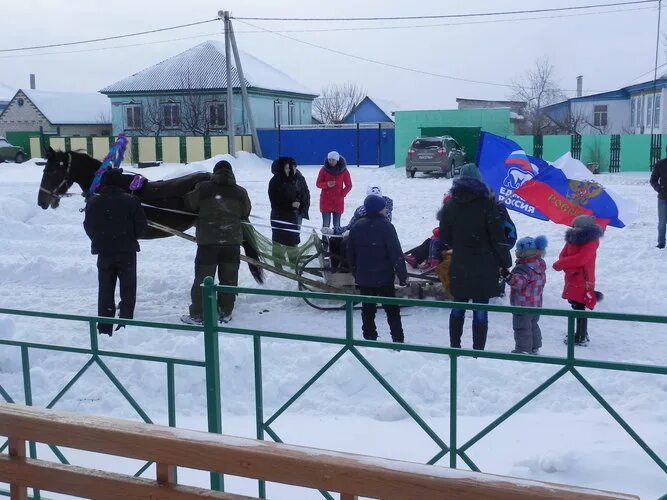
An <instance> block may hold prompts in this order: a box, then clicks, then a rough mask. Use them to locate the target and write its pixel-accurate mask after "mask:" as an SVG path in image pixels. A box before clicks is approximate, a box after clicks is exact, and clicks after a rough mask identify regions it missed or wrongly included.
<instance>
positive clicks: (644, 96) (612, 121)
mask: <svg viewBox="0 0 667 500" xmlns="http://www.w3.org/2000/svg"><path fill="white" fill-rule="evenodd" d="M666 99H667V73H665V74H664V75H662V76H660V77H659V78H658V79H657V80H656V81H653V80H651V81H649V82H643V83H638V84H635V85H630V86H628V87H623V88H622V89H618V90H613V91H611V92H603V93H601V94H593V95H588V96H582V97H575V98H573V99H568V100H567V101H563V102H560V103H558V104H552V105H551V106H546V107H545V108H543V111H544V113H545V114H546V115H547V116H548V117H549V118H551V119H552V121H553V122H554V123H555V124H556V125H557V126H559V127H560V128H563V129H566V128H567V126H566V125H567V124H570V125H573V124H575V123H576V124H577V127H576V131H577V132H578V133H580V134H651V133H653V134H665V133H667V110H666V109H665V106H664V105H663V103H664V102H665V100H666Z"/></svg>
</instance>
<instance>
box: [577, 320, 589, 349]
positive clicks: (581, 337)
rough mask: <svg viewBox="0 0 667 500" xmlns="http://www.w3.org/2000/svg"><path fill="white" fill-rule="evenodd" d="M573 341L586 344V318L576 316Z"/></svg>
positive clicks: (580, 344) (581, 344)
mask: <svg viewBox="0 0 667 500" xmlns="http://www.w3.org/2000/svg"><path fill="white" fill-rule="evenodd" d="M574 343H575V345H578V346H586V345H588V318H577V325H576V332H575V334H574Z"/></svg>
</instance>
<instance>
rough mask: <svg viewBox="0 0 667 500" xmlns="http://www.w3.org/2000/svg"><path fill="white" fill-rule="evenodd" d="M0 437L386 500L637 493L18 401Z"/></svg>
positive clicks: (569, 499)
mask: <svg viewBox="0 0 667 500" xmlns="http://www.w3.org/2000/svg"><path fill="white" fill-rule="evenodd" d="M0 435H3V436H12V437H14V438H18V439H23V440H32V441H38V442H42V443H50V444H55V445H59V446H65V447H70V448H78V449H83V450H88V451H94V452H99V453H106V454H109V455H118V456H123V457H129V458H136V459H141V460H151V461H153V462H156V463H166V464H174V465H177V466H182V467H188V468H193V469H200V470H205V471H212V472H220V473H226V474H232V475H236V476H242V477H249V478H254V479H263V480H265V481H272V482H278V483H284V484H293V485H298V486H305V487H308V488H316V489H322V490H328V491H338V492H341V491H344V492H354V494H356V495H358V496H363V497H371V498H382V499H387V500H388V499H397V500H398V499H414V498H420V499H424V500H426V499H436V498H438V499H440V498H443V495H448V496H452V497H453V498H457V499H461V500H472V499H478V498H494V499H496V500H503V499H507V500H510V499H536V498H541V499H559V500H573V499H603V498H609V499H610V498H615V499H624V498H637V497H636V496H631V495H624V494H620V493H612V492H605V491H598V490H592V489H587V488H578V487H570V486H564V485H557V484H552V483H542V482H538V481H529V480H523V479H513V478H507V477H503V476H495V475H491V474H481V473H476V472H469V471H462V470H455V469H448V468H444V467H436V466H429V465H420V464H414V463H408V462H400V461H396V460H387V459H381V458H374V457H364V456H361V455H353V454H349V453H339V452H332V451H325V450H318V449H314V448H306V447H297V446H291V445H283V444H277V443H268V442H263V441H256V440H253V439H244V438H237V437H231V436H223V435H219V434H209V433H205V432H199V431H192V430H185V429H175V428H170V427H165V426H159V425H150V424H143V423H138V422H129V421H124V420H117V419H110V418H98V417H92V416H86V415H79V414H74V413H66V412H54V411H50V410H43V409H38V408H27V407H23V406H20V405H8V404H2V405H0Z"/></svg>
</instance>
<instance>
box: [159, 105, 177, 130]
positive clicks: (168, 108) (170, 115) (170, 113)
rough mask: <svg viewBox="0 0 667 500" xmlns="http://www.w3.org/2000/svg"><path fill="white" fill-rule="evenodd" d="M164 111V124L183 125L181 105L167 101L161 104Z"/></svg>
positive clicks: (174, 126)
mask: <svg viewBox="0 0 667 500" xmlns="http://www.w3.org/2000/svg"><path fill="white" fill-rule="evenodd" d="M160 111H161V112H162V126H164V127H165V128H179V127H180V126H181V105H180V104H178V103H175V102H167V103H164V104H162V105H161V106H160Z"/></svg>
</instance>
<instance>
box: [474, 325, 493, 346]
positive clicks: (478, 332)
mask: <svg viewBox="0 0 667 500" xmlns="http://www.w3.org/2000/svg"><path fill="white" fill-rule="evenodd" d="M488 330H489V324H488V323H477V324H475V323H473V324H472V348H473V349H475V350H477V351H483V350H484V347H485V346H486V333H487V331H488Z"/></svg>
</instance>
